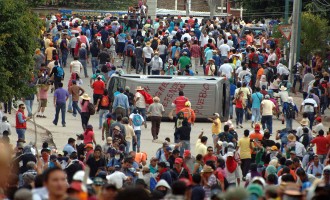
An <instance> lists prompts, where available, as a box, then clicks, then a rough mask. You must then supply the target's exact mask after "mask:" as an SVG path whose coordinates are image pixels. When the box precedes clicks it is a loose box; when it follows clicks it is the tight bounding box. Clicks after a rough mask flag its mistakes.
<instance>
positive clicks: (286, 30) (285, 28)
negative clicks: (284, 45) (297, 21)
mask: <svg viewBox="0 0 330 200" xmlns="http://www.w3.org/2000/svg"><path fill="white" fill-rule="evenodd" d="M291 27H292V26H291V25H280V26H279V27H278V30H279V31H280V32H281V33H282V35H283V36H284V37H285V38H286V39H287V40H290V38H291Z"/></svg>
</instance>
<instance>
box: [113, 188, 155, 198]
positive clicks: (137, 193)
mask: <svg viewBox="0 0 330 200" xmlns="http://www.w3.org/2000/svg"><path fill="white" fill-rule="evenodd" d="M134 199H146V200H149V199H151V198H150V196H149V194H148V193H147V191H146V190H145V189H143V188H126V189H125V190H121V191H119V192H118V194H117V196H116V197H115V200H134Z"/></svg>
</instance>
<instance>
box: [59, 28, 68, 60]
mask: <svg viewBox="0 0 330 200" xmlns="http://www.w3.org/2000/svg"><path fill="white" fill-rule="evenodd" d="M66 37H67V34H66V33H63V35H62V40H61V42H60V54H61V61H62V63H61V65H62V66H63V67H66V63H67V62H66V61H67V59H68V55H69V47H68V40H67V39H66Z"/></svg>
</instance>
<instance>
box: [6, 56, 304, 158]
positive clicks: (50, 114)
mask: <svg viewBox="0 0 330 200" xmlns="http://www.w3.org/2000/svg"><path fill="white" fill-rule="evenodd" d="M71 60H72V58H69V60H68V63H70V62H71ZM65 73H66V77H65V80H64V86H65V87H67V83H68V80H69V67H66V68H65ZM88 73H89V74H91V73H92V69H91V65H90V64H89V66H88ZM83 81H84V84H83V86H82V87H83V88H84V89H85V90H86V92H87V93H88V94H89V95H90V96H91V95H92V89H91V88H90V85H89V79H88V78H83ZM296 100H297V101H299V102H301V98H300V97H299V98H298V97H297V98H295V101H296ZM37 107H38V104H37V101H34V105H33V110H34V111H35V109H36V108H37ZM34 111H33V112H34ZM45 115H46V117H47V118H36V123H37V124H39V125H40V126H43V127H45V128H46V129H48V130H49V131H50V132H51V134H52V137H53V140H54V142H55V144H56V147H57V148H58V149H60V150H62V149H63V147H64V145H65V144H66V143H67V140H68V138H69V137H73V138H76V134H80V133H83V129H82V126H81V120H80V116H79V115H77V117H73V116H72V114H71V113H66V127H62V126H61V125H60V123H59V125H58V126H55V125H54V124H53V123H52V120H53V119H54V115H55V107H54V105H53V93H50V94H49V97H48V107H47V108H46V111H45ZM9 120H10V121H11V123H12V124H13V125H14V123H15V118H14V115H13V114H12V115H11V116H10V117H9ZM59 122H60V121H59ZM89 123H90V124H92V125H93V126H94V131H95V135H96V141H97V143H98V144H101V145H103V144H104V141H102V139H101V138H102V137H101V130H99V129H98V115H97V114H96V115H94V116H91V118H90V121H89ZM297 125H298V123H297V122H294V124H293V126H294V127H296V126H297ZM32 126H33V125H32V124H29V127H32ZM283 126H284V125H282V124H281V121H279V120H277V119H275V118H274V120H273V130H274V131H276V130H279V129H282V128H284V127H283ZM243 127H244V128H243V129H238V130H237V132H238V134H239V137H242V135H243V130H244V129H250V130H251V126H250V122H244V123H243ZM150 128H151V125H150V122H149V126H148V128H147V129H144V128H143V129H142V135H141V151H144V152H147V154H148V155H149V157H151V156H153V155H155V152H156V150H157V149H158V148H159V147H160V146H161V144H160V142H159V143H153V142H152V136H151V131H150ZM202 129H204V132H205V135H206V136H208V138H209V140H208V145H211V146H212V145H213V142H212V136H211V123H196V124H195V125H194V126H193V127H192V132H191V140H190V141H191V150H192V152H193V153H194V151H195V148H194V146H195V143H196V141H197V137H198V135H199V133H200V131H201V130H202ZM160 130H161V131H160V135H159V140H160V141H164V139H165V138H166V137H170V138H171V140H173V133H174V123H173V122H163V123H161V129H160ZM40 134H41V135H40V137H39V141H38V144H41V142H42V141H41V140H43V139H45V135H44V131H42V133H40ZM41 136H42V137H41ZM272 137H273V138H274V134H273V136H272ZM11 139H12V141H15V140H17V135H16V133H15V130H14V134H13V135H12V136H11ZM27 141H28V142H29V141H34V134H33V132H32V131H31V130H30V131H28V133H27Z"/></svg>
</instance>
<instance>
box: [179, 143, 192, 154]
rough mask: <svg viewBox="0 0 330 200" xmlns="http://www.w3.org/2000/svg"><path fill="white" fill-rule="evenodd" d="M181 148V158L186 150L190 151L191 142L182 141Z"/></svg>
mask: <svg viewBox="0 0 330 200" xmlns="http://www.w3.org/2000/svg"><path fill="white" fill-rule="evenodd" d="M180 142H181V147H180V156H183V152H184V150H190V141H189V140H181V141H180Z"/></svg>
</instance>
